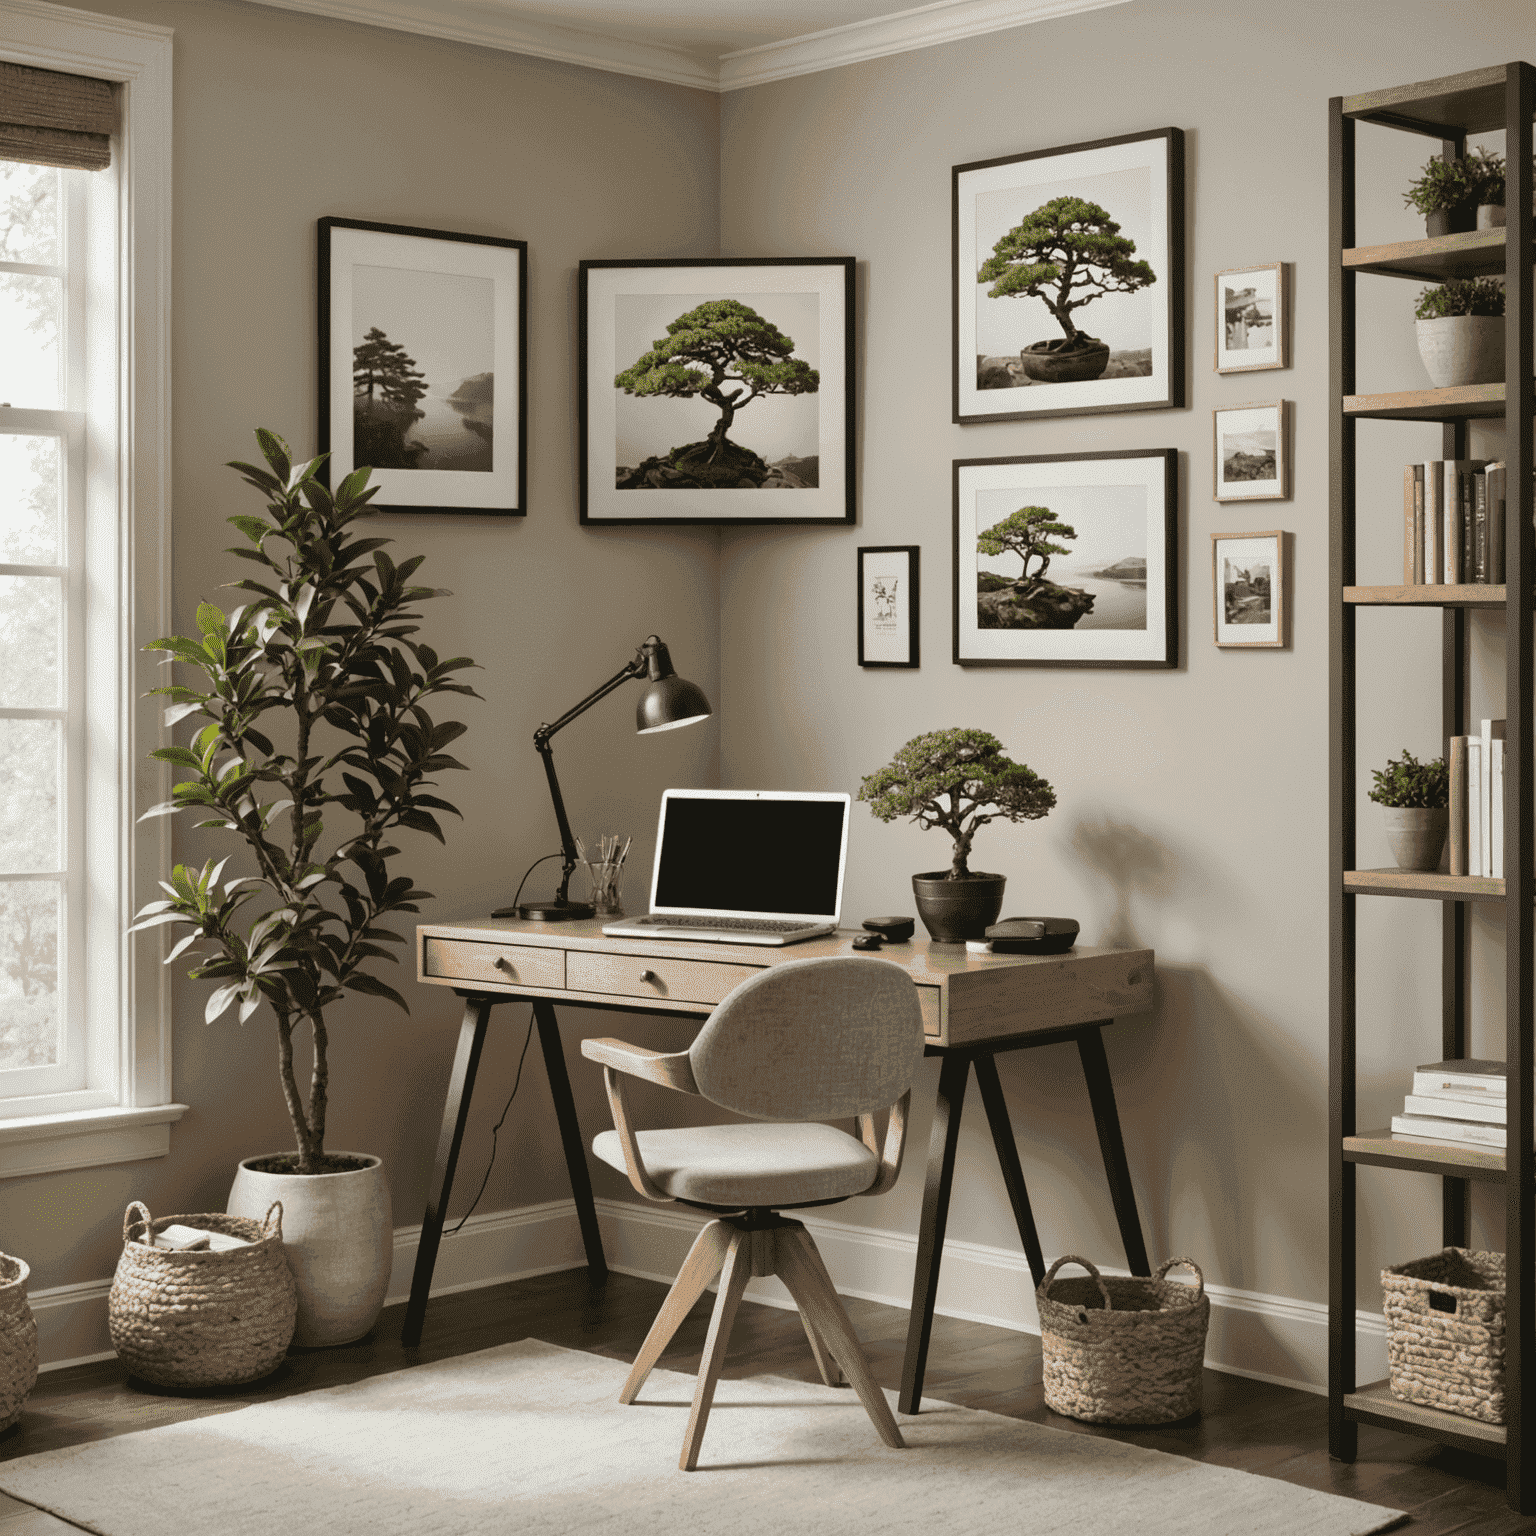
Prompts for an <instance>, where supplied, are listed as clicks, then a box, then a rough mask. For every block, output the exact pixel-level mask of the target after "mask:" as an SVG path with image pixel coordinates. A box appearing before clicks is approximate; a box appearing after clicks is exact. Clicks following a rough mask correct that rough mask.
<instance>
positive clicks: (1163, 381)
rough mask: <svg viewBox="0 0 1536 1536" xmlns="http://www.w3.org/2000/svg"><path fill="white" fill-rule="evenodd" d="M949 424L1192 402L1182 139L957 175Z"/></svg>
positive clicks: (1107, 142)
mask: <svg viewBox="0 0 1536 1536" xmlns="http://www.w3.org/2000/svg"><path fill="white" fill-rule="evenodd" d="M951 174H952V178H953V230H952V241H953V261H954V274H953V284H954V293H953V310H954V357H953V384H954V419H955V420H956V421H957V422H962V423H965V422H981V421H1030V420H1034V419H1036V418H1039V417H1047V416H1083V415H1091V414H1099V413H1102V412H1108V411H1156V410H1164V409H1166V408H1167V407H1169V406H1182V405H1183V404H1184V134H1183V131H1182V130H1181V129H1178V128H1159V129H1156V130H1154V131H1153V132H1150V133H1132V134H1126V135H1124V136H1122V137H1120V138H1114V139H1098V140H1095V141H1094V142H1093V143H1088V144H1068V145H1064V146H1062V147H1060V148H1057V149H1038V150H1032V151H1030V152H1029V153H1027V154H1022V155H1009V156H1007V157H1005V158H1003V159H1000V160H978V161H975V162H974V163H972V164H970V165H957V166H955V167H954V169H953V171H952V173H951Z"/></svg>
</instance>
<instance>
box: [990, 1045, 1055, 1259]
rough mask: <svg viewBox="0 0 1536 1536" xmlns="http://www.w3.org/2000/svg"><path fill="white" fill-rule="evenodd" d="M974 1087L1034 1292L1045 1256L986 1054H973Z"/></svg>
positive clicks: (994, 1065)
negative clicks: (977, 1090)
mask: <svg viewBox="0 0 1536 1536" xmlns="http://www.w3.org/2000/svg"><path fill="white" fill-rule="evenodd" d="M976 1086H977V1087H978V1088H980V1089H981V1102H982V1103H983V1104H985V1105H986V1107H987V1123H988V1124H989V1125H990V1126H991V1127H992V1145H993V1146H994V1147H996V1148H997V1161H998V1165H999V1167H1001V1168H1002V1170H1003V1183H1004V1184H1005V1185H1006V1186H1007V1188H1008V1201H1009V1204H1011V1205H1012V1206H1013V1219H1014V1222H1015V1224H1016V1225H1017V1226H1018V1229H1019V1240H1020V1241H1021V1242H1022V1243H1023V1244H1024V1257H1025V1258H1027V1259H1028V1260H1029V1272H1030V1274H1031V1275H1033V1276H1034V1278H1035V1288H1036V1290H1038V1289H1039V1288H1040V1282H1041V1281H1042V1280H1044V1279H1045V1255H1044V1253H1042V1252H1041V1250H1040V1234H1039V1233H1038V1232H1037V1231H1036V1230H1035V1213H1034V1212H1033V1211H1032V1210H1031V1209H1030V1207H1029V1191H1028V1190H1027V1189H1026V1188H1025V1187H1024V1170H1023V1169H1022V1168H1021V1167H1020V1166H1019V1146H1018V1143H1017V1142H1016V1141H1015V1140H1014V1139H1013V1125H1012V1124H1011V1122H1010V1121H1009V1119H1008V1105H1007V1103H1006V1101H1005V1100H1004V1098H1003V1085H1002V1084H1001V1083H1000V1082H998V1080H997V1058H996V1057H994V1056H993V1055H992V1053H991V1052H990V1051H981V1052H978V1053H977V1056H976Z"/></svg>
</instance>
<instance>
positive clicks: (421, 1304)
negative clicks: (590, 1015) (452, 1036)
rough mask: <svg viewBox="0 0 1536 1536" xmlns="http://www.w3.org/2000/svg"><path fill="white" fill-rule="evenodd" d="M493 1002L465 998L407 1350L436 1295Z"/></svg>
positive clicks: (406, 1330) (419, 1250) (414, 1279)
mask: <svg viewBox="0 0 1536 1536" xmlns="http://www.w3.org/2000/svg"><path fill="white" fill-rule="evenodd" d="M495 1001H496V999H494V998H489V997H469V998H465V1000H464V1022H463V1023H462V1024H460V1026H459V1048H458V1050H457V1052H455V1054H454V1058H453V1072H452V1073H451V1074H450V1076H449V1078H448V1096H447V1097H446V1098H445V1099H444V1100H443V1128H442V1129H441V1130H440V1131H439V1132H438V1134H437V1160H436V1161H435V1163H434V1164H433V1166H432V1187H431V1189H430V1190H429V1191H428V1194H427V1213H426V1215H425V1216H423V1217H422V1218H421V1241H420V1242H419V1243H418V1244H417V1247H416V1270H415V1273H414V1274H413V1275H412V1276H411V1299H410V1300H409V1301H408V1302H407V1303H406V1307H405V1326H404V1327H403V1328H402V1329H401V1330H400V1342H401V1343H402V1344H404V1345H405V1346H406V1347H407V1348H408V1349H413V1348H414V1347H415V1346H416V1345H418V1344H420V1343H421V1325H422V1323H423V1322H424V1321H425V1320H426V1316H427V1297H428V1296H429V1295H431V1293H432V1270H433V1268H434V1266H435V1265H436V1264H437V1247H438V1244H439V1243H440V1242H441V1241H442V1237H443V1220H444V1218H445V1217H446V1216H447V1214H448V1196H449V1194H450V1193H451V1192H452V1190H453V1171H454V1169H455V1168H456V1167H457V1166H458V1162H459V1147H460V1146H461V1145H462V1143H463V1141H464V1126H465V1124H466V1123H467V1122H468V1120H469V1100H470V1095H471V1094H472V1093H473V1092H474V1091H475V1073H476V1072H477V1071H478V1070H479V1067H480V1051H481V1048H482V1047H483V1046H484V1045H485V1027H486V1025H487V1024H488V1023H489V1022H490V1018H491V1007H492V1004H493V1003H494V1002H495Z"/></svg>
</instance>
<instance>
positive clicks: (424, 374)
mask: <svg viewBox="0 0 1536 1536" xmlns="http://www.w3.org/2000/svg"><path fill="white" fill-rule="evenodd" d="M527 265H528V245H527V242H526V241H524V240H501V239H496V238H493V237H491V236H488V235H460V234H453V233H450V232H449V231H447V230H441V229H413V228H410V227H408V226H406V225H403V224H368V223H364V222H362V221H361V220H358V219H332V218H326V219H321V220H320V451H321V452H322V453H329V454H330V461H329V464H328V466H327V474H328V476H329V482H330V484H331V485H338V484H339V483H340V482H341V481H342V480H343V479H344V478H345V477H346V476H347V475H349V474H351V472H352V471H353V469H355V468H357V467H358V466H360V465H365V464H366V465H369V466H371V467H372V468H373V470H374V475H373V479H372V482H371V483H372V484H374V485H377V486H379V487H380V490H379V494H378V496H377V497H375V499H374V500H373V502H372V503H371V504H370V510H371V511H374V512H480V513H489V514H492V515H495V516H499V517H521V516H522V515H523V514H524V513H525V512H526V511H527V506H526V505H525V501H524V497H525V487H526V485H527V435H528V425H527V423H528V409H527V394H526V374H527V357H528V344H527V310H528V298H527Z"/></svg>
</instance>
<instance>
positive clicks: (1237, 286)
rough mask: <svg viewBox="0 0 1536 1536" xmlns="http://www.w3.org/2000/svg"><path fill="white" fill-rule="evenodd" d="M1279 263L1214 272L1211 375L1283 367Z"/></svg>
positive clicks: (1285, 327) (1284, 320) (1285, 322)
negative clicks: (1213, 352)
mask: <svg viewBox="0 0 1536 1536" xmlns="http://www.w3.org/2000/svg"><path fill="white" fill-rule="evenodd" d="M1289 330H1290V316H1289V315H1288V314H1287V313H1286V295H1285V263H1284V262H1283V261H1273V262H1270V263H1269V265H1268V266H1263V267H1234V268H1233V269H1232V270H1231V271H1230V272H1218V273H1217V274H1216V372H1217V373H1257V372H1258V371H1259V370H1260V369H1264V368H1289V367H1290V357H1289V355H1288V352H1287V343H1286V337H1287V333H1288V332H1289Z"/></svg>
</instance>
